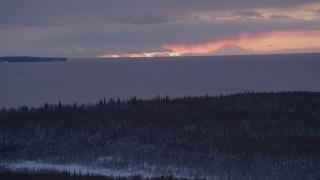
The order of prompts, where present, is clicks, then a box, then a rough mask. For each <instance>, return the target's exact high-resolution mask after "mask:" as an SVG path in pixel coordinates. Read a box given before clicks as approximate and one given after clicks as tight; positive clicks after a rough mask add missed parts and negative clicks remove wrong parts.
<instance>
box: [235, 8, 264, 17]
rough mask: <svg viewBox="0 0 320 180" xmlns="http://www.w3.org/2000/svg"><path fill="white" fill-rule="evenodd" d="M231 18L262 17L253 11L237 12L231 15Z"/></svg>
mask: <svg viewBox="0 0 320 180" xmlns="http://www.w3.org/2000/svg"><path fill="white" fill-rule="evenodd" d="M231 15H232V16H240V17H246V18H254V17H262V15H261V14H260V13H258V12H256V11H253V10H239V11H236V12H233V13H231Z"/></svg>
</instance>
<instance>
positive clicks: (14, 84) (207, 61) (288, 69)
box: [0, 54, 320, 107]
mask: <svg viewBox="0 0 320 180" xmlns="http://www.w3.org/2000/svg"><path fill="white" fill-rule="evenodd" d="M297 90H299V91H320V54H296V55H264V56H216V57H179V58H142V59H141V58H140V59H136V58H135V59H128V58H127V59H69V60H68V61H67V62H50V63H44V62H43V63H0V107H16V106H21V105H28V106H39V105H42V104H43V103H44V102H49V103H57V102H58V101H59V100H61V102H63V103H72V102H78V103H87V102H96V101H98V100H99V99H101V98H103V97H106V98H118V97H119V98H121V99H127V98H130V97H133V96H137V97H139V98H143V99H145V98H153V97H156V96H157V95H158V94H160V95H161V96H165V95H168V96H170V97H182V96H183V95H191V96H194V95H205V94H209V95H217V94H226V93H235V92H244V91H254V92H262V91H297Z"/></svg>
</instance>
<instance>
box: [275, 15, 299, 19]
mask: <svg viewBox="0 0 320 180" xmlns="http://www.w3.org/2000/svg"><path fill="white" fill-rule="evenodd" d="M269 18H271V19H293V18H292V17H290V16H289V15H285V14H272V15H270V16H269Z"/></svg>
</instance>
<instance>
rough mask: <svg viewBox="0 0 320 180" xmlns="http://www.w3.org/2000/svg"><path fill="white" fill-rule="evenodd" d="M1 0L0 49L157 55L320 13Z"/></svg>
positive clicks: (296, 3) (146, 2)
mask: <svg viewBox="0 0 320 180" xmlns="http://www.w3.org/2000/svg"><path fill="white" fill-rule="evenodd" d="M0 4H1V6H0V47H1V48H0V56H1V55H44V56H46V55H50V56H67V57H90V56H97V55H101V54H143V53H142V52H147V53H149V52H151V53H153V52H156V53H158V52H160V54H157V55H159V56H161V55H163V54H161V53H164V52H166V51H164V49H163V47H162V45H163V44H169V45H173V44H197V43H199V44H201V43H203V42H213V41H216V40H219V39H223V37H227V38H235V37H237V36H238V35H239V34H243V33H250V34H259V33H263V32H275V31H288V30H296V31H309V30H312V29H319V28H320V27H319V18H314V19H312V18H313V17H314V16H315V10H316V9H319V8H320V3H319V1H318V0H304V1H301V0H282V1H279V0H268V1H256V0H242V1H236V0H224V1H220V0H198V1H194V0H162V1H156V0H135V1H118V0H108V1H106V0H90V1H88V0H68V1H62V0H55V1H45V0H28V1H21V0H0ZM314 4H316V5H314ZM310 9H311V10H310ZM312 9H313V10H312ZM309 11H310V12H309ZM317 13H318V12H317ZM234 16H238V17H234ZM288 18H292V19H290V20H288ZM256 19H257V20H256ZM229 49H232V48H229ZM235 49H236V48H234V50H235ZM168 52H169V53H174V52H173V51H168ZM147 55H148V54H147Z"/></svg>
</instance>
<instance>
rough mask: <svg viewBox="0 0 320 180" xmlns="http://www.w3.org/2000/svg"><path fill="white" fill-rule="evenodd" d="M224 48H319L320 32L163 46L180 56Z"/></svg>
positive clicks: (249, 35) (245, 35) (241, 36)
mask: <svg viewBox="0 0 320 180" xmlns="http://www.w3.org/2000/svg"><path fill="white" fill-rule="evenodd" d="M283 37H285V39H284V38H283ZM270 44H272V46H270ZM225 46H227V47H229V46H231V47H241V48H242V49H247V50H251V51H254V52H256V53H265V52H272V51H280V50H287V49H299V48H301V49H305V48H320V31H275V32H265V33H241V34H239V35H238V36H235V37H226V38H221V39H216V40H214V41H210V42H203V43H189V44H165V45H163V47H164V48H165V49H168V50H170V51H172V52H176V53H179V54H180V55H182V54H211V53H212V54H214V53H215V52H216V51H218V50H219V49H220V48H221V47H225Z"/></svg>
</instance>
